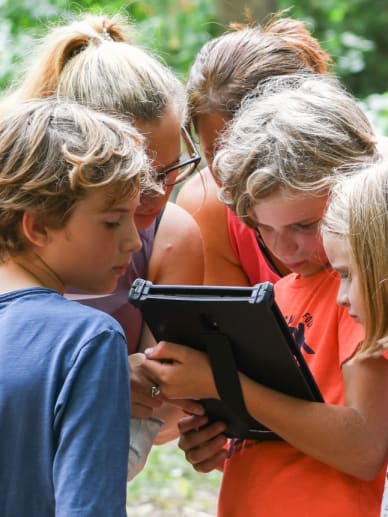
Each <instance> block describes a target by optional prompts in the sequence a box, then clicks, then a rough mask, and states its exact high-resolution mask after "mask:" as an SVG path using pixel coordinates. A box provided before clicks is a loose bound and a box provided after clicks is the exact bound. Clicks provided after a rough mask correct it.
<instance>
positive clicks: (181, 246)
mask: <svg viewBox="0 0 388 517" xmlns="http://www.w3.org/2000/svg"><path fill="white" fill-rule="evenodd" d="M203 272H204V252H203V243H202V237H201V232H200V229H199V226H198V224H197V223H196V221H195V220H194V218H193V217H192V216H191V215H190V214H189V213H188V212H187V211H186V210H184V209H183V208H182V207H180V206H178V205H176V204H175V203H167V205H166V208H165V210H164V213H163V215H162V218H161V221H160V224H159V228H158V230H157V232H156V236H155V241H154V246H153V250H152V253H151V258H150V264H149V274H148V278H149V280H151V281H152V282H155V283H159V284H161V283H166V284H169V283H170V284H174V283H175V284H184V283H187V284H189V283H191V284H201V283H202V282H203Z"/></svg>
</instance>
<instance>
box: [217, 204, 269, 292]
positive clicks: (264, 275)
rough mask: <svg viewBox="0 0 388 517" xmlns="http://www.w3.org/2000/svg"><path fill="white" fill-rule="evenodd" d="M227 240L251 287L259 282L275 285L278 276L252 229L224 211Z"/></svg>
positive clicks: (229, 212)
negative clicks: (227, 233) (225, 214)
mask: <svg viewBox="0 0 388 517" xmlns="http://www.w3.org/2000/svg"><path fill="white" fill-rule="evenodd" d="M226 213H227V224H228V232H229V239H230V243H231V245H232V249H233V251H234V253H235V254H236V256H237V257H238V260H239V262H240V264H241V266H242V269H243V270H244V272H245V274H246V275H247V277H248V279H249V282H250V284H251V285H255V284H258V283H260V282H267V281H268V282H272V283H275V282H276V281H277V280H278V279H279V274H278V273H277V272H276V271H275V268H274V267H273V266H272V265H271V264H270V262H269V260H268V259H267V258H266V256H265V255H264V253H263V251H262V249H261V248H260V246H259V243H258V241H257V237H256V233H255V231H254V230H253V228H249V227H248V226H246V225H245V224H244V223H242V222H241V221H240V219H239V218H238V217H237V216H236V215H235V214H234V213H233V212H232V210H230V209H229V208H227V209H226Z"/></svg>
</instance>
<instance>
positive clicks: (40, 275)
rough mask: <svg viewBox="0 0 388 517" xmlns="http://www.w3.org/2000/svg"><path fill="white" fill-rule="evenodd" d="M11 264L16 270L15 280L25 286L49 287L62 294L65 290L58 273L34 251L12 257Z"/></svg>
mask: <svg viewBox="0 0 388 517" xmlns="http://www.w3.org/2000/svg"><path fill="white" fill-rule="evenodd" d="M12 265H13V267H12ZM9 266H10V267H11V268H12V269H13V271H14V275H13V280H14V281H15V282H16V283H20V284H25V287H34V286H41V287H48V288H49V289H53V290H54V291H58V292H59V293H60V294H63V293H64V292H65V286H64V285H63V283H62V281H61V280H60V278H59V277H58V276H57V274H56V273H55V272H54V271H53V270H52V269H51V268H50V266H48V264H46V262H44V260H43V259H42V258H41V257H40V256H39V255H37V254H36V253H34V252H31V253H28V254H26V255H19V256H17V257H13V258H11V259H10V263H9Z"/></svg>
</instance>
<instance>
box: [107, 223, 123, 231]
mask: <svg viewBox="0 0 388 517" xmlns="http://www.w3.org/2000/svg"><path fill="white" fill-rule="evenodd" d="M104 225H105V226H106V227H107V228H108V229H109V230H112V229H114V228H118V227H119V226H121V221H105V222H104Z"/></svg>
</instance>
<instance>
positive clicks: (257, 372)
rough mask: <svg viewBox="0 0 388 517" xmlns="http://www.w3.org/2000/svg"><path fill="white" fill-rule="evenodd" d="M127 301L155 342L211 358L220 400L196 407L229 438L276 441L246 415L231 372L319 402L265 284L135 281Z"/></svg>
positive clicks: (235, 375) (261, 426)
mask: <svg viewBox="0 0 388 517" xmlns="http://www.w3.org/2000/svg"><path fill="white" fill-rule="evenodd" d="M128 300H129V302H130V303H132V304H133V305H135V306H136V307H138V308H140V310H141V312H142V314H143V317H144V320H145V321H146V323H147V325H148V326H149V328H150V330H151V332H152V334H153V335H154V337H155V339H156V341H162V340H166V341H171V342H174V343H178V344H183V345H187V346H191V347H193V348H196V349H198V350H202V351H205V352H207V353H208V354H209V357H210V362H211V366H212V370H213V374H214V378H215V383H216V386H217V389H218V392H219V394H220V397H221V400H218V399H206V400H203V401H202V402H203V404H204V406H205V408H206V412H207V414H208V415H209V418H210V421H216V420H222V421H225V422H226V423H227V425H228V427H227V431H226V434H227V435H228V436H229V437H235V438H242V439H259V440H274V439H279V438H278V437H277V436H276V435H275V434H274V433H273V432H272V431H270V430H269V429H267V428H266V427H264V426H263V425H261V424H260V423H259V422H257V421H256V420H254V419H253V418H252V417H251V416H250V415H249V413H248V412H247V410H246V407H245V404H244V400H243V396H242V392H241V386H240V382H239V378H238V375H237V370H240V371H241V372H243V373H245V374H246V375H247V376H248V377H251V378H252V379H254V380H255V381H257V382H259V383H261V384H263V385H265V386H268V387H270V388H273V389H275V390H278V391H281V392H283V393H288V394H289V395H292V396H295V397H299V398H302V399H306V400H312V401H319V402H323V398H322V395H321V394H320V391H319V389H318V386H317V385H316V383H315V381H314V379H313V377H312V375H311V372H310V370H309V369H308V366H307V364H306V362H305V360H304V358H303V356H302V354H301V352H300V350H299V348H298V346H297V345H296V343H295V341H294V338H293V337H292V335H291V334H290V332H289V329H288V327H287V324H286V322H285V321H284V319H283V316H282V314H281V312H280V310H279V308H278V307H277V305H276V303H275V301H274V294H273V285H272V284H271V283H270V282H264V283H261V284H257V285H255V286H253V287H217V286H215V287H211V286H177V285H154V284H152V282H150V281H147V280H143V279H140V278H138V279H136V280H135V281H134V283H133V284H132V287H131V289H130V292H129V296H128Z"/></svg>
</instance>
